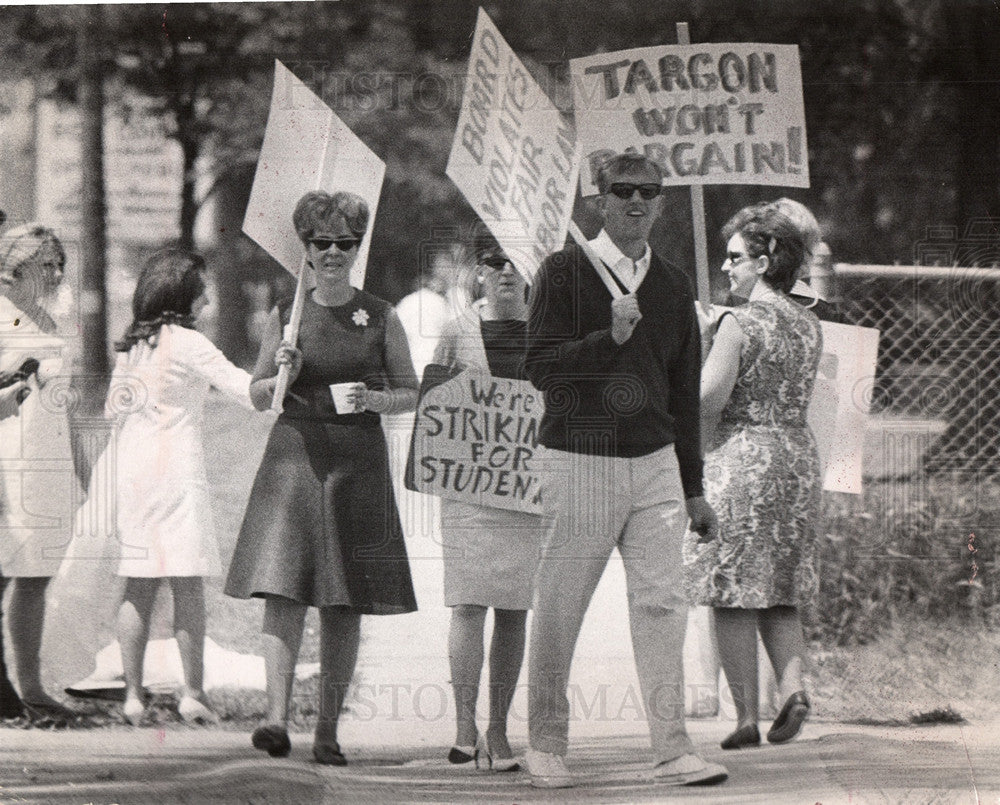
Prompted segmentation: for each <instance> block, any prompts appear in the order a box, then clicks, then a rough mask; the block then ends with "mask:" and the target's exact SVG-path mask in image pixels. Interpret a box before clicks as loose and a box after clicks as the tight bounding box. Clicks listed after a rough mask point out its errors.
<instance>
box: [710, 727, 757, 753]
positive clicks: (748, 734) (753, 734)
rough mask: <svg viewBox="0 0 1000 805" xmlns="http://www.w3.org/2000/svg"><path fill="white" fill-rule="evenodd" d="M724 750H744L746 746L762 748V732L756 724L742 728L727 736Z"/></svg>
mask: <svg viewBox="0 0 1000 805" xmlns="http://www.w3.org/2000/svg"><path fill="white" fill-rule="evenodd" d="M719 746H721V747H722V748H723V749H742V748H743V747H744V746H760V731H759V730H758V729H757V725H756V724H749V725H747V726H745V727H740V728H739V729H736V730H734V731H733V732H731V733H729V735H727V736H726V737H725V738H724V739H723V741H722V743H721V744H719Z"/></svg>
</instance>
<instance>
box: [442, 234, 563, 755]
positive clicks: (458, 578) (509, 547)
mask: <svg viewBox="0 0 1000 805" xmlns="http://www.w3.org/2000/svg"><path fill="white" fill-rule="evenodd" d="M475 284H476V288H477V290H478V292H479V293H478V294H477V295H479V296H480V298H479V299H478V300H477V301H476V302H475V303H474V304H473V305H472V307H471V309H470V310H468V311H467V312H466V313H465V315H462V316H459V317H458V318H456V319H454V320H453V321H450V322H448V323H447V324H446V325H445V326H444V329H443V331H442V333H441V340H440V341H439V342H438V346H437V350H436V351H435V353H434V361H433V362H434V363H436V364H441V365H445V366H449V367H453V368H455V369H467V368H473V369H478V370H481V371H485V372H489V373H490V374H491V375H493V376H494V377H508V378H515V379H523V378H524V370H523V362H524V350H525V341H526V338H527V332H528V331H527V327H528V324H527V317H528V305H527V301H526V298H525V297H526V290H527V283H526V282H525V280H524V277H522V276H521V273H520V272H519V271H518V270H517V269H516V268H515V267H514V264H513V263H511V261H510V259H509V258H508V257H507V255H505V254H504V253H503V252H502V251H501V249H500V248H499V247H498V246H497V245H496V244H495V243H492V242H486V243H482V244H480V246H479V248H478V249H477V258H476V274H475ZM543 534H544V524H543V520H542V518H541V517H539V516H538V515H534V514H528V513H526V512H519V511H513V510H509V509H497V508H493V507H489V506H477V505H474V504H470V503H465V502H463V501H457V500H447V499H442V501H441V536H442V543H443V553H444V603H445V606H448V607H451V627H450V629H449V633H448V659H449V663H450V667H451V684H452V689H453V691H454V695H455V711H456V719H457V723H456V733H455V735H456V737H455V745H454V746H453V747H452V748H451V751H450V752H449V753H448V760H449V761H450V762H451V763H455V764H463V763H475V765H476V767H477V768H480V767H483V768H489V769H492V770H493V771H516V770H517V769H518V768H519V764H518V763H517V761H516V760H515V759H514V755H513V752H512V751H511V748H510V744H509V743H508V741H507V715H508V713H509V711H510V705H511V700H512V698H513V696H514V689H515V686H516V685H517V679H518V676H519V675H520V673H521V663H522V660H523V659H524V641H525V621H526V619H527V615H528V609H530V608H531V595H532V579H533V577H534V573H535V566H536V565H537V563H538V553H539V550H540V549H541V540H542V536H543ZM491 607H492V608H493V637H492V639H491V642H490V654H489V726H488V727H487V729H486V732H485V733H483V734H482V735H480V733H479V732H478V729H477V727H476V701H477V699H478V698H479V679H480V676H481V675H482V670H483V660H484V657H483V632H484V627H485V621H486V612H487V610H488V609H489V608H491Z"/></svg>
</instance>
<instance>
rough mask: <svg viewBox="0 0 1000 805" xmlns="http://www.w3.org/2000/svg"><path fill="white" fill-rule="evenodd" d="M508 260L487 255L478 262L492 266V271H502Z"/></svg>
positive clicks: (498, 256)
mask: <svg viewBox="0 0 1000 805" xmlns="http://www.w3.org/2000/svg"><path fill="white" fill-rule="evenodd" d="M509 262H510V259H509V258H507V257H502V256H500V255H495V256H493V257H487V258H486V259H485V260H481V261H480V264H481V265H484V266H487V267H489V268H492V269H493V270H494V271H503V270H504V268H505V267H506V265H507V263H509Z"/></svg>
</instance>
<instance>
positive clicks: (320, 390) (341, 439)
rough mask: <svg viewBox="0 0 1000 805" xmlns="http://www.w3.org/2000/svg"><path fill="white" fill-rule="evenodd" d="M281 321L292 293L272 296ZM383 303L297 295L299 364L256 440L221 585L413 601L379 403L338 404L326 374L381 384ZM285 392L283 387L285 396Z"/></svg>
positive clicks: (380, 611) (338, 599)
mask: <svg viewBox="0 0 1000 805" xmlns="http://www.w3.org/2000/svg"><path fill="white" fill-rule="evenodd" d="M278 309H279V312H280V314H281V322H282V325H284V324H285V323H287V321H288V317H289V313H290V309H291V304H290V302H284V303H282V304H280V305H279V308H278ZM390 310H391V307H390V305H389V304H388V302H385V301H383V300H382V299H379V298H378V297H376V296H373V295H372V294H370V293H368V292H366V291H356V293H355V296H354V298H353V299H352V300H351V301H350V302H349V303H347V304H345V305H340V306H338V307H324V306H322V305H319V304H317V303H316V302H314V301H313V300H312V298H311V295H310V296H307V298H306V302H305V305H304V307H303V311H302V326H301V330H300V331H299V348H300V349H301V350H302V354H303V362H302V370H301V372H300V373H299V376H298V378H297V379H296V380H295V383H293V384H292V385H291V387H290V389H289V395H288V396H286V398H285V401H284V413H282V414H281V416H280V417H279V418H278V420H277V422H276V423H275V425H274V429H273V430H272V431H271V437H270V439H269V441H268V443H267V448H266V450H265V451H264V457H263V459H262V461H261V465H260V469H259V470H258V471H257V478H256V480H255V481H254V485H253V490H252V491H251V493H250V502H249V505H248V506H247V511H246V515H245V516H244V519H243V527H242V528H241V529H240V535H239V538H238V540H237V543H236V549H235V551H234V553H233V560H232V564H231V565H230V568H229V577H228V579H227V580H226V590H225V591H226V594H227V595H230V596H233V597H234V598H249V597H251V596H257V597H266V596H271V595H274V596H282V597H285V598H290V599H292V600H294V601H298V602H300V603H303V604H309V605H311V606H318V607H323V606H341V607H348V608H350V609H351V610H353V611H355V612H358V613H360V614H372V615H391V614H396V613H402V612H412V611H414V610H415V609H416V608H417V605H416V599H415V597H414V593H413V583H412V580H411V578H410V567H409V562H408V560H407V556H406V546H405V544H404V542H403V531H402V528H401V526H400V522H399V513H398V511H397V509H396V501H395V498H394V495H393V491H392V485H391V483H390V479H389V462H388V455H387V452H386V442H385V435H384V434H383V432H382V426H381V421H380V418H379V416H378V414H374V413H371V412H363V413H360V414H346V415H345V414H337V413H336V410H335V408H334V405H333V399H332V397H331V395H330V389H329V386H330V384H332V383H344V382H349V381H363V382H364V383H365V384H367V385H368V387H369V388H376V389H379V388H385V387H386V365H385V328H386V317H387V315H388V313H389V311H390ZM293 395H294V396H293Z"/></svg>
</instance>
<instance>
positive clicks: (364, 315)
mask: <svg viewBox="0 0 1000 805" xmlns="http://www.w3.org/2000/svg"><path fill="white" fill-rule="evenodd" d="M351 321H353V322H354V323H355V324H356V325H358V327H367V326H368V311H367V310H365V309H364V308H363V307H359V308H358V309H357V310H355V311H354V313H352V314H351Z"/></svg>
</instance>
